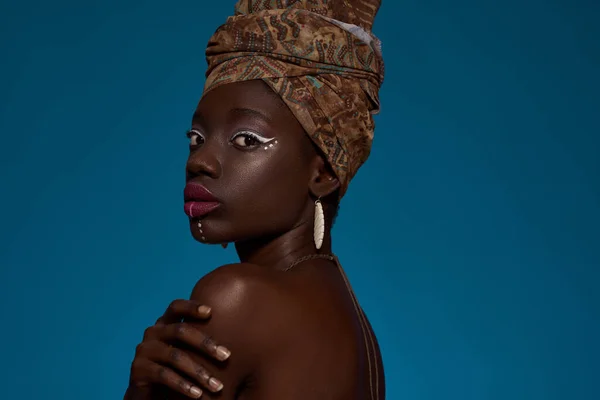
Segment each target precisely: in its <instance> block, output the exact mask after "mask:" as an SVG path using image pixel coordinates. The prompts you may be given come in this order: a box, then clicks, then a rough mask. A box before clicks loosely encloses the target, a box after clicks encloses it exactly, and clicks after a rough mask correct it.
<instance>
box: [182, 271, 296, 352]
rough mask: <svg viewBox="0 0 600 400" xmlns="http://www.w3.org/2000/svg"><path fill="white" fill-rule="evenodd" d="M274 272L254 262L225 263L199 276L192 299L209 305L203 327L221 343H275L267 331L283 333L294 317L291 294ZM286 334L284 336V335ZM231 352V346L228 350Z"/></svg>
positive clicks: (263, 347) (261, 346) (264, 345)
mask: <svg viewBox="0 0 600 400" xmlns="http://www.w3.org/2000/svg"><path fill="white" fill-rule="evenodd" d="M276 274H277V273H274V272H271V271H268V270H266V268H263V267H260V266H258V265H254V264H248V263H238V264H229V265H224V266H222V267H219V268H217V269H215V270H214V271H212V272H210V273H209V274H207V275H205V276H204V277H202V278H201V279H200V280H199V281H198V282H197V283H196V285H195V286H194V289H193V290H192V294H191V299H192V300H196V301H198V302H200V303H202V304H207V305H209V306H210V307H212V309H213V311H212V317H211V319H210V321H209V323H207V324H206V330H210V331H213V332H214V337H215V339H216V340H217V339H218V340H220V341H221V342H226V343H223V344H224V345H229V346H234V347H242V348H243V347H245V346H250V345H251V346H252V347H253V348H255V349H257V350H260V351H266V350H268V349H267V347H268V346H272V345H275V343H274V342H273V340H267V339H268V338H269V337H270V336H271V335H267V333H268V332H271V333H273V332H275V331H277V332H278V333H281V334H283V335H284V334H285V330H286V329H287V328H288V327H289V326H290V325H289V324H282V323H281V322H283V321H284V320H290V319H292V318H293V317H294V312H293V309H294V306H293V304H294V302H295V300H294V296H293V295H292V294H291V293H290V292H289V291H288V290H286V288H285V287H282V286H281V282H280V280H278V279H277V277H276ZM284 337H285V336H284ZM231 350H232V351H233V349H231Z"/></svg>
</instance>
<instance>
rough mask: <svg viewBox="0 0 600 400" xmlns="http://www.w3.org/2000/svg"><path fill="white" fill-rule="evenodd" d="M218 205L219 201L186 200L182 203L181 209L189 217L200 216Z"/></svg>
mask: <svg viewBox="0 0 600 400" xmlns="http://www.w3.org/2000/svg"><path fill="white" fill-rule="evenodd" d="M220 205H221V203H215V202H208V201H186V202H185V203H184V204H183V211H184V212H185V214H186V215H187V216H188V217H190V218H200V217H204V216H205V215H206V214H208V213H210V212H212V211H213V210H214V209H216V208H218V207H219V206H220Z"/></svg>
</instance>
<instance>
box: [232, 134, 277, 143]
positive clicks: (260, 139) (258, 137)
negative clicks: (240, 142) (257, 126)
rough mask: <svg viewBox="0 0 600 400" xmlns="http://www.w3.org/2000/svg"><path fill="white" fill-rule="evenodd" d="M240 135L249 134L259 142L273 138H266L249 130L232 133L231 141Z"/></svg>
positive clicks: (267, 141)
mask: <svg viewBox="0 0 600 400" xmlns="http://www.w3.org/2000/svg"><path fill="white" fill-rule="evenodd" d="M240 136H250V137H251V138H252V139H254V140H256V141H257V142H258V143H259V144H266V143H269V142H270V141H272V140H273V139H274V138H266V137H263V136H260V135H257V134H256V133H254V132H250V131H240V132H237V133H236V134H235V135H233V137H232V138H231V142H233V141H234V140H235V139H237V138H238V137H240Z"/></svg>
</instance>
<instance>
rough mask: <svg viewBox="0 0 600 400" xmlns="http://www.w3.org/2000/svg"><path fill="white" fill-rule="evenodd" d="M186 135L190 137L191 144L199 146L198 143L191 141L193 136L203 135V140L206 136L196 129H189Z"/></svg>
mask: <svg viewBox="0 0 600 400" xmlns="http://www.w3.org/2000/svg"><path fill="white" fill-rule="evenodd" d="M185 136H186V137H187V138H188V139H190V146H197V145H198V144H192V143H191V140H192V137H193V136H199V137H201V138H202V140H203V141H204V136H202V134H201V133H200V132H198V131H197V130H195V129H192V130H189V131H187V132H186V133H185Z"/></svg>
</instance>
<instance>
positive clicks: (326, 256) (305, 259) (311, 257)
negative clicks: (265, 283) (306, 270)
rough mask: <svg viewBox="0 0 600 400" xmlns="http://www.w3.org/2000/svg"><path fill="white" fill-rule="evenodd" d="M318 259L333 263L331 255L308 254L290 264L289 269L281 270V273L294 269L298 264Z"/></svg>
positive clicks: (333, 259)
mask: <svg viewBox="0 0 600 400" xmlns="http://www.w3.org/2000/svg"><path fill="white" fill-rule="evenodd" d="M318 258H322V259H325V260H329V261H335V256H334V255H333V254H309V255H307V256H304V257H300V258H299V259H297V260H296V261H294V262H293V263H291V264H290V265H289V267H287V268H285V269H284V270H283V272H286V271H289V270H290V269H292V268H294V267H295V266H296V265H298V264H300V263H303V262H304V261H308V260H315V259H318Z"/></svg>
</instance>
